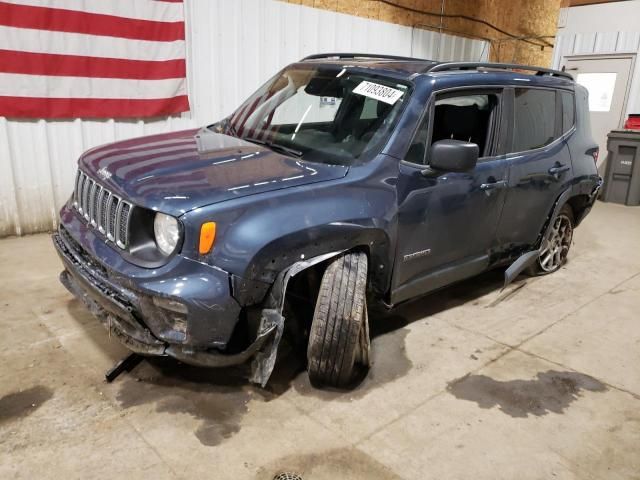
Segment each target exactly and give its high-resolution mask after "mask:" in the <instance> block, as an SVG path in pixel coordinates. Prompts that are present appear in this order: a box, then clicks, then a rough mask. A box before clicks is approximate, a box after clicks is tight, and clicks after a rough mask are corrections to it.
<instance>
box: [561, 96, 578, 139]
mask: <svg viewBox="0 0 640 480" xmlns="http://www.w3.org/2000/svg"><path fill="white" fill-rule="evenodd" d="M560 97H561V99H562V133H566V132H568V131H569V130H571V128H572V127H573V125H574V123H575V121H576V119H575V106H574V104H575V101H574V96H573V93H571V92H560Z"/></svg>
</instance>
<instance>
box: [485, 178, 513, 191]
mask: <svg viewBox="0 0 640 480" xmlns="http://www.w3.org/2000/svg"><path fill="white" fill-rule="evenodd" d="M506 186H507V181H506V180H500V181H497V182H491V183H481V184H480V190H485V191H487V190H494V189H496V188H505V187H506Z"/></svg>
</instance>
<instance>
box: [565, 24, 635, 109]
mask: <svg viewBox="0 0 640 480" xmlns="http://www.w3.org/2000/svg"><path fill="white" fill-rule="evenodd" d="M638 52H640V25H638V31H636V32H622V31H619V32H588V33H581V32H572V33H566V34H563V33H560V34H559V35H558V36H556V39H555V47H554V52H553V68H558V69H560V68H562V65H563V59H564V58H565V57H567V56H571V55H598V54H601V55H604V54H615V53H627V54H628V53H631V54H636V56H637V54H638ZM630 81H631V87H630V89H629V98H628V100H627V111H626V113H625V115H628V114H630V113H640V61H638V59H637V57H636V62H635V70H634V72H633V73H632V75H631V80H630Z"/></svg>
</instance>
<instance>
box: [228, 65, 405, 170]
mask: <svg viewBox="0 0 640 480" xmlns="http://www.w3.org/2000/svg"><path fill="white" fill-rule="evenodd" d="M408 90H409V87H408V86H407V85H405V84H402V83H398V81H397V80H393V79H389V78H385V77H381V76H378V75H373V74H369V73H362V72H361V71H350V69H349V67H346V68H341V67H327V66H322V67H319V66H314V65H309V66H306V65H304V66H300V65H298V66H296V67H292V68H287V69H285V70H284V71H283V72H282V73H281V74H279V75H277V76H276V77H274V78H272V79H271V80H270V81H268V82H267V83H266V84H265V85H264V86H263V87H262V88H260V89H259V90H258V91H257V92H256V93H255V94H253V95H252V96H251V97H250V98H249V99H248V100H247V101H246V102H244V103H243V104H242V105H241V106H240V108H238V109H237V110H236V111H235V112H234V113H233V114H232V115H231V116H230V117H229V118H227V119H226V121H224V122H222V123H221V124H218V125H216V127H217V129H218V130H220V131H223V132H224V133H227V134H230V135H235V136H237V137H241V138H244V139H245V140H248V141H253V142H256V143H260V144H264V145H267V146H269V147H271V148H273V149H274V150H277V151H279V152H281V153H284V154H288V155H293V156H301V157H303V158H304V159H305V160H310V161H316V162H323V163H333V164H341V165H351V164H352V163H354V162H355V161H356V160H359V159H364V158H365V157H368V156H370V154H375V153H377V152H378V151H379V149H380V148H381V147H382V145H383V143H384V141H386V139H387V138H388V136H389V134H390V132H391V129H392V127H393V126H394V124H395V122H396V120H397V117H398V114H399V112H400V110H401V108H402V104H403V103H405V102H406V100H407V96H408Z"/></svg>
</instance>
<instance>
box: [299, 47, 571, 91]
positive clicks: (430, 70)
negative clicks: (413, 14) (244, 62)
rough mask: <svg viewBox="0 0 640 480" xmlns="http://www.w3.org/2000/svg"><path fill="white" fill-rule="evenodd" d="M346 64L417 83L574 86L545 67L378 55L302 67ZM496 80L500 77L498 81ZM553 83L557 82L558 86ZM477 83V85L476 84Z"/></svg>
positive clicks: (324, 59) (344, 56)
mask: <svg viewBox="0 0 640 480" xmlns="http://www.w3.org/2000/svg"><path fill="white" fill-rule="evenodd" d="M345 61H348V64H349V65H351V66H358V67H365V68H368V69H373V70H377V71H379V72H380V73H385V74H388V75H392V76H394V77H400V78H404V79H413V78H415V77H416V76H419V75H438V76H440V75H445V74H446V75H454V76H459V75H465V76H467V78H473V77H468V75H469V74H473V73H488V72H490V73H492V74H495V75H497V76H498V77H500V78H504V80H505V81H506V82H509V83H510V82H511V81H512V80H514V79H515V78H517V77H522V75H523V74H526V75H527V77H528V78H529V81H533V82H534V83H537V82H536V79H540V80H541V82H540V83H544V84H545V85H550V84H551V85H552V84H554V83H557V85H558V86H566V85H567V80H570V81H571V82H572V83H573V78H572V77H571V75H569V74H568V73H566V72H562V71H559V70H552V69H549V68H544V67H533V66H528V65H517V64H510V63H494V62H438V61H435V60H427V59H422V58H411V57H398V56H393V55H375V54H368V53H324V54H317V55H310V56H308V57H305V58H303V59H302V60H301V62H302V63H318V64H330V65H334V66H344V65H345V63H346V62H345ZM494 78H496V77H494ZM553 80H557V82H554V81H553ZM474 83H475V82H474Z"/></svg>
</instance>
